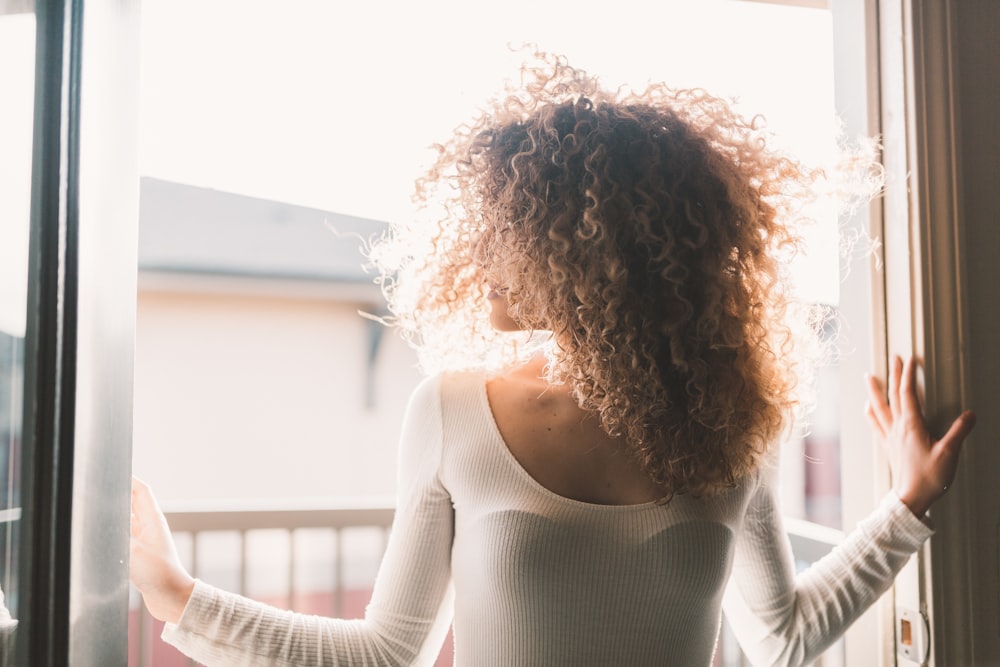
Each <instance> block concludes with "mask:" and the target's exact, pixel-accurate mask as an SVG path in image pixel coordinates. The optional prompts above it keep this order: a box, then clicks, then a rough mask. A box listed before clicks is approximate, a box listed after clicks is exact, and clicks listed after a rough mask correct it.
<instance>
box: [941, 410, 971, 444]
mask: <svg viewBox="0 0 1000 667" xmlns="http://www.w3.org/2000/svg"><path fill="white" fill-rule="evenodd" d="M975 425H976V414H975V413H974V412H972V410H966V411H965V412H963V413H962V414H960V415H959V416H958V417H957V418H956V419H955V421H953V422H952V423H951V426H950V427H949V428H948V432H947V433H945V434H944V437H942V438H941V439H940V440H939V441H938V447H941V448H942V449H943V450H945V451H946V452H949V453H955V454H957V453H958V450H959V449H960V448H961V447H962V442H964V441H965V438H966V437H967V436H968V435H969V433H971V432H972V429H973V427H974V426H975Z"/></svg>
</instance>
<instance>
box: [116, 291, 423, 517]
mask: <svg viewBox="0 0 1000 667" xmlns="http://www.w3.org/2000/svg"><path fill="white" fill-rule="evenodd" d="M357 310H358V307H357V306H356V305H351V304H345V303H337V302H333V301H328V300H318V299H317V300H307V299H290V298H278V297H255V296H249V295H238V294H236V295H234V294H212V293H194V292H188V293H185V292H161V291H140V294H139V299H138V314H137V331H136V370H135V445H134V449H135V452H134V459H133V471H134V473H135V474H136V475H137V476H139V477H142V478H143V479H145V480H146V481H148V482H149V483H150V484H151V485H152V486H153V488H154V490H155V491H156V493H157V495H158V497H159V498H160V499H161V501H163V502H164V503H166V504H169V503H170V502H171V501H175V500H192V499H232V498H255V499H262V500H266V499H275V498H302V497H315V496H324V497H329V496H336V497H340V496H384V495H387V494H392V493H394V482H395V468H394V461H395V452H396V442H397V436H398V431H399V427H400V423H401V421H402V413H403V409H404V407H405V404H406V399H407V397H408V395H409V393H410V391H411V390H412V388H413V387H414V386H415V385H416V383H417V382H418V381H419V379H420V375H419V374H418V372H417V371H416V356H415V354H414V353H413V352H412V350H410V349H409V347H408V346H407V345H406V344H405V343H404V342H403V341H401V340H400V339H399V337H398V336H397V335H396V334H395V333H394V332H392V331H386V332H385V333H384V335H383V337H382V342H381V346H380V349H379V352H378V357H377V359H376V364H375V376H374V380H375V386H374V387H375V391H374V401H373V404H372V406H371V407H366V405H365V392H364V383H365V375H366V364H367V362H366V360H367V357H368V345H369V343H368V328H369V326H370V324H369V322H368V321H367V320H364V319H362V318H361V317H360V316H359V315H358V314H357Z"/></svg>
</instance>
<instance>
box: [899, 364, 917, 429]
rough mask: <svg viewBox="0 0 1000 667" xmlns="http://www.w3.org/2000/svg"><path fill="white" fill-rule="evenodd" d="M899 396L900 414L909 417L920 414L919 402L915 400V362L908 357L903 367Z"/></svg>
mask: <svg viewBox="0 0 1000 667" xmlns="http://www.w3.org/2000/svg"><path fill="white" fill-rule="evenodd" d="M899 394H900V396H899V408H900V411H901V412H904V413H908V414H911V415H914V414H919V413H920V402H919V401H918V400H917V362H916V361H915V360H914V359H913V357H909V358H908V359H907V360H906V364H905V365H904V366H903V370H902V378H901V381H900V387H899Z"/></svg>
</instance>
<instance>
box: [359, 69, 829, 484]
mask: <svg viewBox="0 0 1000 667" xmlns="http://www.w3.org/2000/svg"><path fill="white" fill-rule="evenodd" d="M536 56H537V57H538V59H539V63H537V64H535V65H533V66H531V67H528V66H525V67H524V68H523V69H522V80H521V85H520V87H519V88H513V87H508V88H507V89H506V90H505V91H504V94H503V95H502V96H501V97H500V98H499V99H498V100H496V101H494V102H493V103H492V106H491V107H490V108H488V109H487V110H486V111H484V112H483V113H482V115H481V117H480V118H479V119H478V120H476V121H475V122H474V123H472V124H470V125H467V126H463V127H461V128H459V129H458V130H457V131H456V133H455V134H454V136H453V137H452V138H451V140H450V141H448V142H447V143H445V144H442V145H440V146H438V147H437V148H438V152H439V156H438V160H437V162H436V163H435V164H434V166H433V167H432V168H431V169H430V170H429V172H428V173H427V174H426V175H425V176H424V177H423V178H422V179H421V180H419V181H418V184H417V199H418V201H420V202H423V203H424V204H431V203H438V204H441V205H442V207H443V208H442V209H439V212H438V213H437V215H436V216H434V218H433V222H432V224H430V225H429V226H426V227H421V226H420V225H409V226H406V225H401V226H399V227H397V228H396V229H395V231H394V232H393V233H392V235H391V236H389V237H388V238H384V239H383V240H382V241H381V242H380V243H377V244H376V247H375V248H374V252H373V258H374V259H375V260H376V264H377V265H379V267H380V268H381V270H382V271H383V275H384V276H385V278H384V280H383V288H384V291H385V292H386V296H387V298H388V301H389V305H390V310H391V312H392V313H393V321H394V323H395V324H396V325H398V326H399V327H401V328H402V329H403V330H404V332H405V333H406V335H408V336H409V339H410V340H411V342H413V343H414V344H415V345H416V346H417V347H418V348H419V349H420V351H421V352H422V360H423V362H424V365H425V368H427V367H428V366H429V367H431V368H432V369H439V368H446V367H462V366H471V365H481V364H482V363H483V360H484V359H486V358H492V359H497V358H498V357H496V355H494V356H493V357H490V356H489V353H490V351H493V352H496V350H497V349H500V348H502V347H503V345H501V346H499V347H498V345H497V342H498V341H507V342H508V343H509V338H507V337H505V336H504V334H500V333H497V332H495V331H493V330H492V329H491V328H490V327H489V326H488V320H487V318H486V317H485V312H486V306H485V294H486V287H485V286H486V284H487V283H490V284H493V285H497V286H501V287H502V288H503V289H505V290H506V296H507V299H508V303H509V310H510V314H511V316H512V317H513V319H514V320H515V321H516V322H517V323H518V324H520V325H521V326H523V327H524V328H525V329H526V330H529V331H532V330H533V331H546V332H551V338H552V340H553V341H554V343H555V344H554V345H553V346H552V347H551V349H550V351H549V355H550V357H549V365H548V373H549V376H550V380H551V381H554V382H564V383H567V384H568V385H569V386H570V388H571V390H572V393H573V396H574V397H575V399H576V401H577V402H578V404H579V405H580V407H581V408H583V409H584V410H586V411H590V412H592V413H594V414H596V415H597V416H598V417H599V419H600V423H601V425H602V427H603V429H604V430H605V431H606V432H607V433H608V434H609V435H611V436H615V437H620V438H623V439H624V441H625V443H626V444H627V447H628V450H629V451H630V452H631V453H632V454H633V455H634V457H635V459H636V460H637V462H638V463H639V464H640V465H641V466H642V468H643V469H644V471H645V472H646V473H647V474H648V475H649V477H650V478H651V479H652V480H653V481H654V482H655V483H656V484H657V485H659V486H660V487H661V488H662V489H663V490H664V492H665V495H666V496H668V497H669V496H672V495H673V494H677V493H686V494H693V495H705V494H711V493H714V492H717V491H719V490H721V489H723V488H726V487H729V486H732V485H733V484H735V483H736V482H737V481H738V480H739V479H740V478H742V477H743V476H744V475H746V474H748V473H749V472H750V471H752V470H754V469H755V468H756V467H757V466H758V465H759V463H760V461H761V457H762V455H763V454H764V453H765V452H766V451H767V450H768V448H769V445H770V443H771V442H772V441H774V440H775V438H776V437H777V436H778V434H779V432H780V431H782V429H783V428H784V427H785V426H787V422H788V420H789V415H790V412H791V410H790V409H791V408H792V407H793V406H794V404H795V400H796V399H795V392H794V389H795V386H796V379H797V371H796V363H795V361H794V357H793V356H792V355H791V354H789V352H790V348H791V343H792V341H793V338H794V336H793V335H792V329H791V328H790V327H789V326H788V324H787V322H786V319H785V317H784V316H785V314H786V309H787V306H788V303H789V298H790V297H789V296H788V292H787V291H786V289H785V287H784V274H783V263H782V262H780V261H779V259H778V257H779V255H780V253H781V252H782V251H783V250H787V249H791V250H793V251H794V249H795V248H796V247H797V244H798V237H797V235H796V234H795V233H794V227H793V226H792V225H789V224H787V223H786V222H785V221H787V220H788V219H790V217H791V216H793V214H794V212H795V211H796V210H797V202H798V201H800V200H801V198H802V197H803V196H804V195H806V194H807V193H808V192H809V191H810V187H811V184H812V182H813V181H814V179H815V174H814V173H813V172H811V171H810V170H808V169H806V168H804V167H803V166H802V165H800V164H799V163H798V162H796V161H795V160H793V159H790V158H789V157H787V156H785V155H782V154H780V153H779V152H776V151H774V150H772V149H770V148H769V146H768V144H767V140H766V139H767V137H766V136H765V133H764V131H763V128H762V127H761V124H760V123H758V122H757V121H756V120H751V121H748V120H745V119H743V118H742V117H740V116H739V115H737V114H736V113H735V112H734V111H733V110H732V109H731V108H730V106H729V104H727V103H726V102H725V101H723V100H721V99H718V98H715V97H712V96H710V95H708V94H707V93H705V92H704V91H702V90H675V89H672V88H669V87H667V86H665V85H653V86H650V87H649V88H647V89H645V90H644V91H642V92H640V93H636V92H633V91H622V90H619V91H614V92H610V91H607V90H604V89H602V88H601V86H600V85H599V83H598V81H597V80H596V78H594V77H592V76H590V75H588V74H587V73H585V72H583V71H581V70H578V69H574V68H572V67H570V66H569V65H568V64H567V63H566V61H565V60H564V59H562V58H559V57H553V56H550V55H546V54H536ZM428 208H429V207H425V210H428ZM415 239H417V240H418V241H417V242H415ZM401 249H405V250H403V251H402V254H400V250H401ZM536 337H537V335H536ZM519 340H522V339H519ZM522 344H523V340H522ZM508 347H509V345H508ZM504 358H508V359H509V357H504Z"/></svg>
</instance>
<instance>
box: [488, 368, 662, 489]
mask: <svg viewBox="0 0 1000 667" xmlns="http://www.w3.org/2000/svg"><path fill="white" fill-rule="evenodd" d="M544 363H545V362H544V359H536V360H532V361H531V362H529V363H528V364H526V365H524V366H521V367H518V368H515V369H513V370H511V371H509V372H507V373H505V374H503V375H500V376H498V377H496V378H494V379H492V380H490V381H489V383H487V386H486V392H487V396H488V397H489V402H490V409H491V410H492V412H493V417H494V419H495V420H496V423H497V427H498V428H499V430H500V435H501V436H503V439H504V442H505V443H506V444H507V448H508V449H509V450H510V452H511V454H512V455H513V456H514V458H515V459H517V461H518V463H520V464H521V466H522V467H523V468H524V469H525V470H526V471H527V472H528V474H529V475H531V476H532V477H533V478H534V479H535V480H536V481H537V482H538V483H539V484H541V485H542V486H544V487H545V488H547V489H549V490H550V491H552V492H553V493H556V494H558V495H560V496H564V497H567V498H572V499H574V500H579V501H583V502H588V503H595V504H600V505H637V504H641V503H647V502H651V501H654V500H657V499H659V498H661V497H662V496H663V492H662V490H660V489H659V488H658V487H657V486H656V485H655V484H653V482H652V480H650V479H649V477H648V476H647V475H646V474H645V473H644V472H643V471H642V469H641V468H640V467H639V465H638V464H637V463H636V462H635V461H634V460H633V459H632V458H631V457H630V456H629V455H628V453H627V452H626V450H625V445H624V443H623V442H622V441H621V440H620V439H616V438H612V437H610V436H608V435H607V434H606V433H605V432H604V431H603V430H602V429H601V427H600V424H599V422H598V420H597V418H596V417H595V416H594V415H591V414H588V413H586V412H584V411H583V410H581V409H580V407H579V406H577V404H576V401H575V400H574V399H573V397H572V396H571V395H570V392H569V387H567V386H565V385H552V384H549V383H548V382H547V381H546V380H545V379H544V378H543V377H541V376H542V369H543V367H544Z"/></svg>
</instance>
